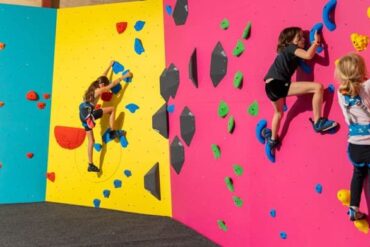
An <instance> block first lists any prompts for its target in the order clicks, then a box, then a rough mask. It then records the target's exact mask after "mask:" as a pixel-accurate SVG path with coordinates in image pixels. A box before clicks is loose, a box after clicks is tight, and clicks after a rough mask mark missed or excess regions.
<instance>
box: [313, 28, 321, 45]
mask: <svg viewBox="0 0 370 247" xmlns="http://www.w3.org/2000/svg"><path fill="white" fill-rule="evenodd" d="M314 43H315V44H317V45H319V44H320V34H318V33H317V31H316V32H315V36H314Z"/></svg>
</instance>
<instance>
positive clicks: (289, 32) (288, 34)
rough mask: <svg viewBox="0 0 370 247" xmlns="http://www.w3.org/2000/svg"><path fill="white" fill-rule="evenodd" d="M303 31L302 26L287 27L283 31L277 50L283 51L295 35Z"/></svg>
mask: <svg viewBox="0 0 370 247" xmlns="http://www.w3.org/2000/svg"><path fill="white" fill-rule="evenodd" d="M301 31H302V29H301V28H300V27H287V28H285V29H284V30H283V31H281V32H280V34H279V40H278V45H277V48H276V50H277V52H282V51H283V50H284V48H285V47H287V46H288V45H289V44H291V43H292V41H293V39H294V37H295V36H296V35H297V34H298V33H300V32H301Z"/></svg>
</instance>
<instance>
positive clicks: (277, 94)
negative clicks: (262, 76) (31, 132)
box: [265, 79, 291, 102]
mask: <svg viewBox="0 0 370 247" xmlns="http://www.w3.org/2000/svg"><path fill="white" fill-rule="evenodd" d="M290 84H291V82H290V81H288V82H286V81H281V80H277V79H273V80H272V81H270V82H268V83H265V92H266V95H267V97H268V98H269V99H270V100H271V101H274V102H275V101H277V100H278V99H281V98H285V97H286V96H287V95H288V91H289V87H290Z"/></svg>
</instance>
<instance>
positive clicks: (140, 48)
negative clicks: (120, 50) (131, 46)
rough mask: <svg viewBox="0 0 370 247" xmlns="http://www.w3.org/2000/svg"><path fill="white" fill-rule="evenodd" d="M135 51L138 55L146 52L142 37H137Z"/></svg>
mask: <svg viewBox="0 0 370 247" xmlns="http://www.w3.org/2000/svg"><path fill="white" fill-rule="evenodd" d="M135 52H136V53H137V54H138V55H141V53H143V52H144V47H143V43H142V42H141V40H140V39H138V38H135Z"/></svg>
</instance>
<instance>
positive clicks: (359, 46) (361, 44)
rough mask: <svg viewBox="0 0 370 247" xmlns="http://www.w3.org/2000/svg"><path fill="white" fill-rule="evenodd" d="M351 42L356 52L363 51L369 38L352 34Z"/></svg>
mask: <svg viewBox="0 0 370 247" xmlns="http://www.w3.org/2000/svg"><path fill="white" fill-rule="evenodd" d="M351 41H352V44H353V46H354V47H355V49H356V50H357V51H363V50H365V49H366V48H367V45H368V43H369V37H368V36H366V35H361V34H358V33H352V34H351Z"/></svg>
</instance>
